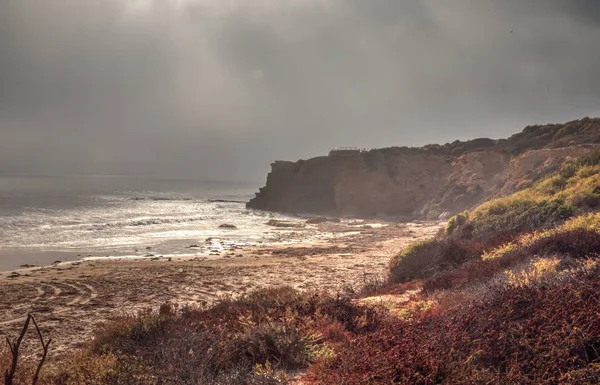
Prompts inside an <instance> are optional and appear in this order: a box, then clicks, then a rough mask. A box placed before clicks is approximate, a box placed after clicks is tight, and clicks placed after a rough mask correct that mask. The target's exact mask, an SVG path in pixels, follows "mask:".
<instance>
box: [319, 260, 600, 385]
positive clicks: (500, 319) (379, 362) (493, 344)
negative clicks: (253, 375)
mask: <svg viewBox="0 0 600 385" xmlns="http://www.w3.org/2000/svg"><path fill="white" fill-rule="evenodd" d="M599 281H600V271H598V270H595V271H593V272H592V273H588V274H579V275H577V276H574V277H572V278H571V279H569V280H566V281H561V282H558V283H556V284H555V285H552V286H545V287H524V288H505V289H499V290H497V291H495V292H493V293H492V294H491V296H490V298H488V299H487V300H486V301H478V302H471V303H468V304H465V306H464V307H463V308H460V309H455V310H452V311H446V312H442V311H440V310H439V309H437V310H431V311H427V312H424V313H422V314H421V315H420V316H418V317H417V318H416V319H413V320H411V321H403V320H399V319H394V318H393V317H391V316H389V317H385V319H382V321H381V326H380V327H379V328H378V329H377V330H376V331H373V332H366V333H356V334H354V338H350V339H348V340H347V341H346V342H345V344H344V346H342V347H340V348H338V349H337V351H336V353H337V355H336V357H335V359H333V360H332V361H330V362H329V363H328V364H326V365H320V366H319V367H318V368H316V369H317V370H312V369H311V371H310V372H309V379H310V380H312V381H314V382H315V383H326V384H339V383H344V384H375V383H399V384H440V383H444V384H479V383H487V384H506V383H509V384H540V383H547V384H559V383H560V384H583V383H597V382H598V381H600V377H599V373H598V371H597V370H596V367H597V366H595V365H596V364H599V363H600V355H599V352H600V317H598V314H599V312H600V291H598V290H597V285H598V283H599ZM382 317H383V316H382Z"/></svg>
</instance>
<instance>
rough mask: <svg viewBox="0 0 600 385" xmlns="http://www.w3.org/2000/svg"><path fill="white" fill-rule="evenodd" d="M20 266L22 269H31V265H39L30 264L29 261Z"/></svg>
mask: <svg viewBox="0 0 600 385" xmlns="http://www.w3.org/2000/svg"><path fill="white" fill-rule="evenodd" d="M19 267H20V268H21V269H29V268H31V267H37V265H30V264H28V263H25V264H23V265H21V266H19Z"/></svg>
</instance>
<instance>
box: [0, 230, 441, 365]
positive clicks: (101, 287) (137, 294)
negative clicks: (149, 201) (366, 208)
mask: <svg viewBox="0 0 600 385" xmlns="http://www.w3.org/2000/svg"><path fill="white" fill-rule="evenodd" d="M441 226H442V224H441V223H439V222H411V223H401V224H397V223H374V224H372V225H366V226H365V225H363V224H359V225H357V224H356V223H348V222H346V223H341V224H334V223H324V224H320V225H318V229H319V231H321V232H329V233H332V234H333V237H330V238H328V239H317V240H314V241H310V242H303V243H295V244H288V245H277V246H248V247H244V248H242V249H238V250H231V251H229V252H227V254H223V255H221V256H220V257H218V258H208V257H181V258H157V257H155V258H143V259H121V260H119V259H96V260H83V261H76V262H69V263H61V264H55V265H52V266H46V267H43V268H39V267H35V268H28V269H22V270H19V271H17V272H16V273H15V272H5V273H0V338H2V339H4V338H3V337H4V336H5V335H6V336H15V335H16V334H17V333H18V330H19V327H20V326H21V324H22V322H23V321H24V319H25V317H26V315H27V313H28V312H32V313H33V314H34V315H35V316H36V318H37V319H38V323H40V325H41V327H42V330H43V331H44V333H45V334H46V335H48V336H51V337H52V338H53V340H54V342H53V347H52V349H51V350H52V352H51V353H52V357H54V358H56V357H60V355H61V353H65V352H68V351H72V350H73V349H75V348H77V347H79V346H81V345H82V344H83V343H84V342H85V341H86V340H89V339H90V338H91V336H92V333H93V330H94V329H95V328H96V327H97V326H98V325H99V324H101V323H103V322H105V321H106V320H107V319H110V318H111V317H112V316H115V315H118V314H122V313H123V312H126V313H135V312H138V311H146V310H152V309H157V308H158V307H159V306H160V305H161V304H163V303H167V302H168V303H177V304H180V305H186V304H189V305H199V304H210V303H212V302H214V301H216V300H218V299H219V297H222V296H229V295H231V296H236V295H241V294H244V293H247V292H250V291H252V290H255V289H258V288H263V287H270V286H281V285H289V286H292V287H295V288H297V289H300V290H326V291H330V292H333V293H335V292H343V291H345V290H346V289H347V288H348V287H355V288H357V287H360V286H361V285H363V284H364V282H365V281H366V280H370V279H373V278H376V277H383V276H384V275H385V272H386V270H387V264H388V261H389V259H390V257H391V256H393V255H394V254H396V253H398V252H399V251H401V250H402V249H403V248H404V247H406V246H407V245H408V244H409V243H411V242H414V241H418V240H421V239H425V238H429V237H431V236H433V235H434V234H436V233H437V232H438V231H439V229H440V227H441ZM34 342H35V341H34Z"/></svg>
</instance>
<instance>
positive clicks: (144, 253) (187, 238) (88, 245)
mask: <svg viewBox="0 0 600 385" xmlns="http://www.w3.org/2000/svg"><path fill="white" fill-rule="evenodd" d="M258 187H259V186H258V185H256V184H245V183H234V182H231V183H227V182H199V181H190V180H174V179H158V178H142V177H122V176H51V177H50V176H40V177H32V176H0V271H6V270H8V269H14V268H17V267H19V266H21V265H24V264H48V263H51V262H52V261H50V262H49V260H50V259H53V258H58V259H60V260H63V261H64V260H74V259H78V258H86V257H123V256H126V257H150V256H167V255H173V256H177V255H207V256H211V255H212V256H217V255H220V254H221V253H222V252H224V251H226V250H228V249H232V248H235V247H240V246H244V245H251V244H258V243H269V242H278V241H280V240H281V230H275V229H273V228H272V227H270V226H268V225H266V222H267V221H268V220H269V219H282V220H299V219H298V218H291V217H288V216H285V215H282V214H274V213H269V212H263V211H257V210H249V209H246V207H245V202H246V201H248V199H250V198H251V197H252V196H254V192H255V191H257V190H258ZM223 224H231V225H234V226H235V227H236V229H224V228H220V227H219V226H220V225H223ZM190 246H196V247H190Z"/></svg>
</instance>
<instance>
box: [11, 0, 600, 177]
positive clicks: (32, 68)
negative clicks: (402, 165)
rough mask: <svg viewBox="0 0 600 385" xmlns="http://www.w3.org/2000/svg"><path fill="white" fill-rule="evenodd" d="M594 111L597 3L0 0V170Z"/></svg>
mask: <svg viewBox="0 0 600 385" xmlns="http://www.w3.org/2000/svg"><path fill="white" fill-rule="evenodd" d="M598 115H600V1H597V0H579V1H578V0H545V1H544V0H529V1H523V0H452V1H448V0H412V1H411V0H407V1H400V0H43V1H39V0H0V172H4V173H60V174H69V173H102V174H141V175H148V174H153V175H162V176H184V177H192V178H204V179H213V180H214V179H217V180H231V179H233V180H253V181H262V180H264V177H265V175H266V172H267V171H268V170H269V163H270V162H271V161H273V160H275V159H286V160H297V159H299V158H309V157H312V156H316V155H320V154H324V153H326V152H327V151H328V150H329V149H330V148H331V147H335V146H359V147H366V148H374V147H386V146H395V145H398V146H402V145H423V144H427V143H444V142H447V141H453V140H455V139H469V138H475V137H494V138H498V137H506V136H508V135H510V134H512V133H514V132H517V131H520V130H521V129H522V128H523V127H524V126H525V125H527V124H534V123H548V122H563V121H567V120H571V119H576V118H581V117H584V116H598Z"/></svg>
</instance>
